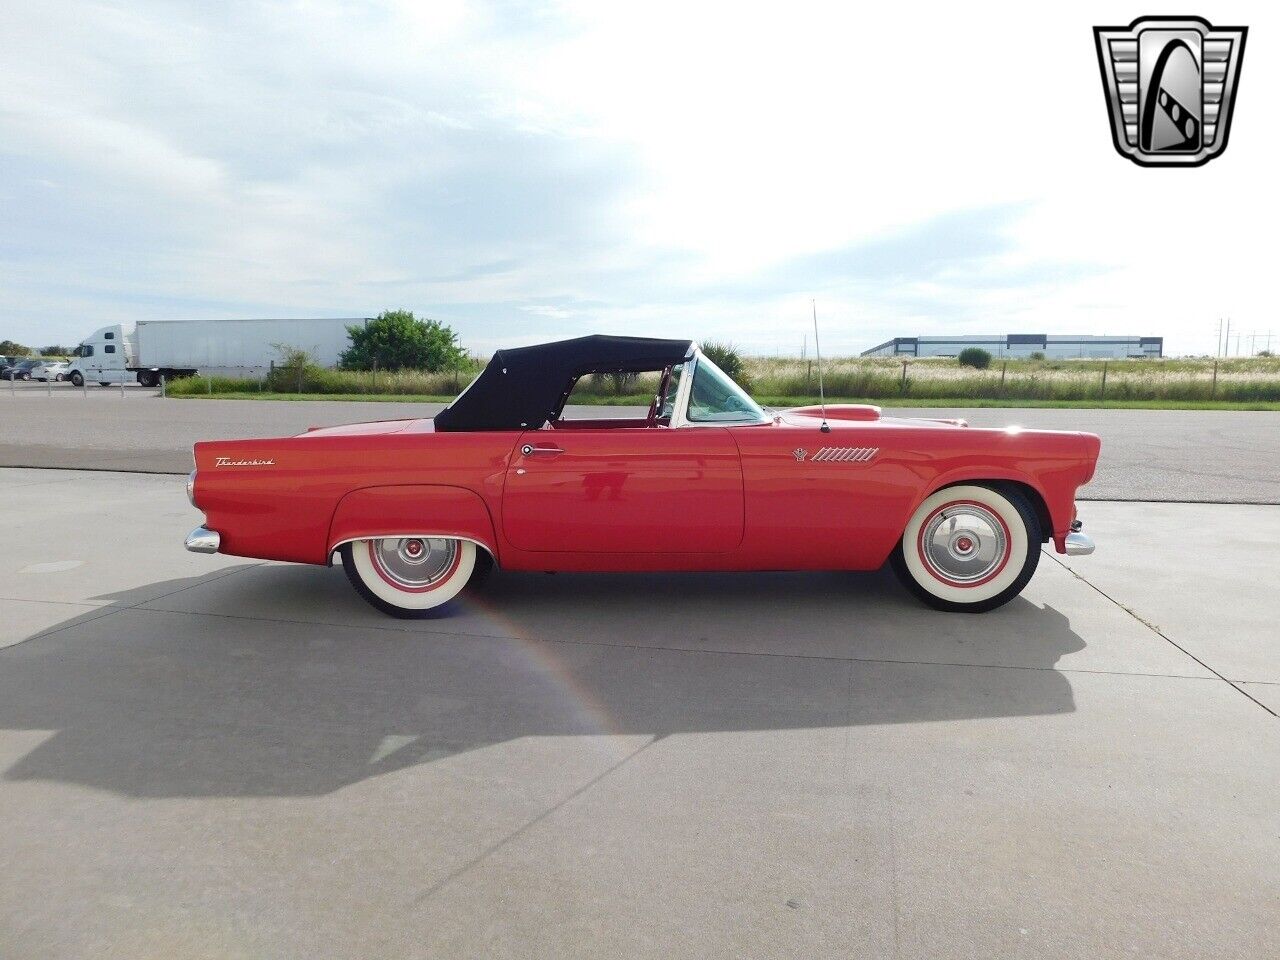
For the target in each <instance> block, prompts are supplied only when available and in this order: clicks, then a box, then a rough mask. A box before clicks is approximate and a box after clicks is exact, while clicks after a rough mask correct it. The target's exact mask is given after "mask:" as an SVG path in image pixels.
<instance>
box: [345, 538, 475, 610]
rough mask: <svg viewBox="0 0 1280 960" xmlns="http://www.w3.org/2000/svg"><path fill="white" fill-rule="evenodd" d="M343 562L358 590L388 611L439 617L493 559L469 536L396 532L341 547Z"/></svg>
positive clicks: (361, 594)
mask: <svg viewBox="0 0 1280 960" xmlns="http://www.w3.org/2000/svg"><path fill="white" fill-rule="evenodd" d="M341 553H342V567H343V569H344V570H346V572H347V579H349V580H350V581H351V585H352V586H354V587H355V588H356V592H357V593H359V594H360V596H362V597H364V598H365V600H367V601H368V602H369V603H371V604H372V605H373V606H375V607H377V608H378V609H379V610H381V611H382V612H383V613H389V614H391V615H392V616H393V617H401V618H404V619H411V618H418V617H434V616H439V615H441V614H443V613H445V612H447V605H448V604H449V602H450V601H451V600H453V599H454V598H455V597H457V595H458V594H460V593H461V592H462V591H463V589H464V588H466V587H467V585H468V584H470V583H478V582H479V580H480V579H481V578H483V576H484V575H485V574H486V573H488V570H489V566H490V564H491V561H490V560H489V555H488V553H486V552H485V551H484V550H482V549H480V548H479V547H477V546H476V545H475V544H474V543H472V542H471V541H469V540H457V539H453V538H451V537H394V538H387V539H382V540H355V541H353V542H351V543H344V544H343V545H342V547H341Z"/></svg>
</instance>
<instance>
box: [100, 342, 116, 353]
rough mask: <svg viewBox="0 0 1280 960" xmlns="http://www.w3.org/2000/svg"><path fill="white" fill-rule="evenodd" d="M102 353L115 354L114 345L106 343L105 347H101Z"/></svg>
mask: <svg viewBox="0 0 1280 960" xmlns="http://www.w3.org/2000/svg"><path fill="white" fill-rule="evenodd" d="M102 352H103V353H115V352H116V345H115V344H114V343H108V344H107V345H106V346H105V347H103V348H102Z"/></svg>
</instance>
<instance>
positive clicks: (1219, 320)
mask: <svg viewBox="0 0 1280 960" xmlns="http://www.w3.org/2000/svg"><path fill="white" fill-rule="evenodd" d="M1214 356H1215V357H1220V356H1222V318H1221V317H1219V318H1218V352H1217V353H1215V354H1214Z"/></svg>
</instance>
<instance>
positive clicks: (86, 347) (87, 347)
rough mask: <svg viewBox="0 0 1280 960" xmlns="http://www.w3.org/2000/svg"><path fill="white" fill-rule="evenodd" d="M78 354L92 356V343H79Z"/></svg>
mask: <svg viewBox="0 0 1280 960" xmlns="http://www.w3.org/2000/svg"><path fill="white" fill-rule="evenodd" d="M80 356H82V357H92V356H93V344H91V343H86V344H82V345H81V347H80Z"/></svg>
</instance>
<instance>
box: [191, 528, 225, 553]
mask: <svg viewBox="0 0 1280 960" xmlns="http://www.w3.org/2000/svg"><path fill="white" fill-rule="evenodd" d="M221 545H222V536H221V534H219V533H218V532H217V531H216V530H209V529H207V528H205V527H196V528H195V529H194V530H192V531H191V532H190V533H188V534H187V541H186V544H185V546H186V548H187V549H188V550H190V551H191V552H192V553H217V552H218V547H219V546H221Z"/></svg>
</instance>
